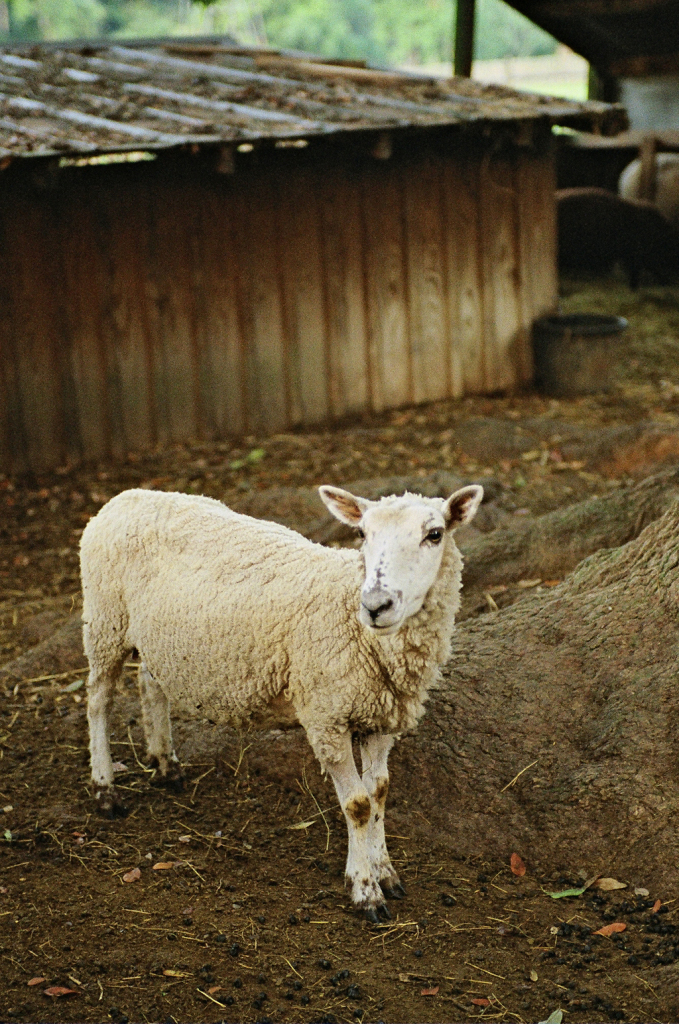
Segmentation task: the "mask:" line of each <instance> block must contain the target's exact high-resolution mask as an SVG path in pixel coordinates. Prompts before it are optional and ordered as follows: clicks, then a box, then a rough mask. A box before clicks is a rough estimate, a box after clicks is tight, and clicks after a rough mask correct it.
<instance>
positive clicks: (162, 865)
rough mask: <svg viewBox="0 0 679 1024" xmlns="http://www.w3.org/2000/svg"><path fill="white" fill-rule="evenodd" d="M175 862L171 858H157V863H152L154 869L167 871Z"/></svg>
mask: <svg viewBox="0 0 679 1024" xmlns="http://www.w3.org/2000/svg"><path fill="white" fill-rule="evenodd" d="M174 866H175V862H174V861H173V860H159V861H158V863H157V864H154V865H153V870H154V871H167V870H168V868H173V867H174Z"/></svg>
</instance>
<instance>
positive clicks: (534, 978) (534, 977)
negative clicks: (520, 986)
mask: <svg viewBox="0 0 679 1024" xmlns="http://www.w3.org/2000/svg"><path fill="white" fill-rule="evenodd" d="M530 980H531V981H537V980H538V972H537V971H536V970H535V968H534V967H533V968H532V970H531V972H530Z"/></svg>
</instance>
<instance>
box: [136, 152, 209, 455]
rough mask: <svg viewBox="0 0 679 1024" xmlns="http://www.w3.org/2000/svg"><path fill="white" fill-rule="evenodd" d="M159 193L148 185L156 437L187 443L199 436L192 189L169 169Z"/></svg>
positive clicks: (149, 275)
mask: <svg viewBox="0 0 679 1024" xmlns="http://www.w3.org/2000/svg"><path fill="white" fill-rule="evenodd" d="M163 170H164V174H163V176H162V177H160V178H159V179H158V188H153V187H152V182H150V183H149V185H148V186H147V189H146V196H147V198H146V201H147V203H148V210H149V220H148V229H147V230H148V237H147V249H146V263H147V268H148V269H147V274H148V278H147V281H148V284H147V289H148V290H147V297H148V300H149V305H150V307H151V316H150V317H149V332H150V338H151V348H152V353H153V363H152V365H153V378H154V393H155V401H156V409H157V413H158V419H157V424H158V425H157V432H158V439H159V441H161V442H166V441H174V442H177V441H187V440H189V439H190V438H193V437H195V436H196V433H197V418H196V409H197V386H196V380H195V358H194V330H193V300H192V294H191V280H190V273H189V264H190V250H189V246H188V244H187V231H188V230H190V228H189V227H188V225H187V219H188V218H189V217H190V214H191V210H190V208H191V198H192V197H191V189H190V188H189V187H188V185H187V181H186V179H184V178H180V179H179V181H175V180H174V179H172V178H171V176H170V174H169V173H168V171H169V168H165V169H163Z"/></svg>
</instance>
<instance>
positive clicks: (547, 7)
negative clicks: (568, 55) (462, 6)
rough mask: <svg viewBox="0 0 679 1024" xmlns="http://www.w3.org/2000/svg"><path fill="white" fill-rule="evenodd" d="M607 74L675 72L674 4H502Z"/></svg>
mask: <svg viewBox="0 0 679 1024" xmlns="http://www.w3.org/2000/svg"><path fill="white" fill-rule="evenodd" d="M508 3H509V4H511V6H512V7H514V8H516V10H517V11H520V12H521V14H525V15H526V17H527V18H530V19H531V20H532V21H534V22H535V23H536V24H537V25H540V27H541V28H544V29H545V30H546V31H547V32H551V34H552V35H553V36H556V38H557V39H560V40H561V42H563V43H566V45H567V46H570V47H571V49H572V50H575V51H576V52H577V53H580V54H582V56H583V57H585V58H586V59H587V60H588V61H589V62H590V63H591V64H594V65H595V67H597V68H599V69H600V70H603V71H607V72H608V73H610V74H612V75H622V76H627V75H629V76H632V77H634V76H636V75H650V74H662V73H666V72H669V73H674V74H676V73H677V72H678V71H679V0H508Z"/></svg>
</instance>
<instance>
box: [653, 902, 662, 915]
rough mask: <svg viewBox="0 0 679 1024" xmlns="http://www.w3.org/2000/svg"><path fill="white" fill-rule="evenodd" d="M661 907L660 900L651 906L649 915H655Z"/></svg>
mask: <svg viewBox="0 0 679 1024" xmlns="http://www.w3.org/2000/svg"><path fill="white" fill-rule="evenodd" d="M661 907H662V900H656V901H655V903H654V904H653V906H652V907H651V913H652V914H657V913H658V911H659V910H660V908H661Z"/></svg>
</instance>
